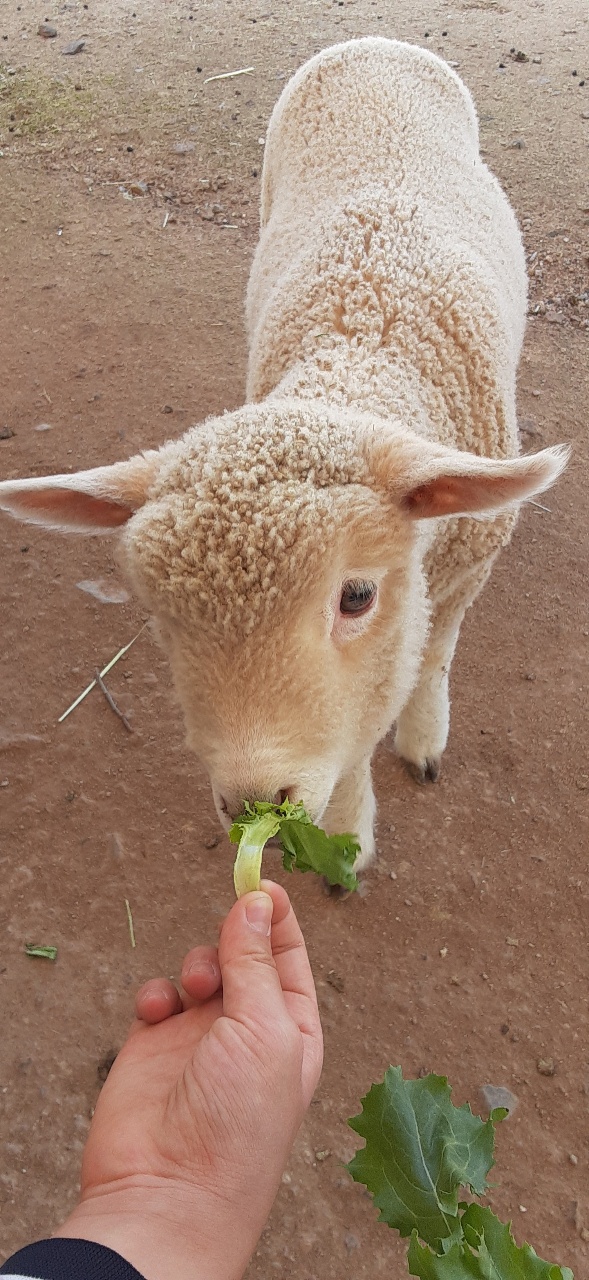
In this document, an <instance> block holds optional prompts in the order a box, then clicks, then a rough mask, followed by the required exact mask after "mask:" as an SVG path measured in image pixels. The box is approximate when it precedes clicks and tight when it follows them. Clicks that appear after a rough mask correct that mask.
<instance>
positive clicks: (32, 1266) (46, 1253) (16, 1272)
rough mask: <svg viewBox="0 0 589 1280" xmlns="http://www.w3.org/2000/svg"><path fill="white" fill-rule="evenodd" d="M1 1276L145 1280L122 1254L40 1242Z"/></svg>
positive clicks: (0, 1270) (86, 1244) (77, 1243)
mask: <svg viewBox="0 0 589 1280" xmlns="http://www.w3.org/2000/svg"><path fill="white" fill-rule="evenodd" d="M0 1276H17V1277H22V1278H24V1277H31V1280H144V1277H143V1276H142V1275H140V1273H139V1271H136V1270H135V1267H132V1266H131V1265H130V1263H128V1262H125V1260H124V1258H121V1257H120V1255H119V1254H118V1253H113V1251H112V1249H106V1248H105V1247H104V1245H101V1244H93V1243H92V1242H91V1241H90V1240H69V1239H67V1238H66V1237H63V1238H58V1239H55V1240H40V1241H39V1243H38V1244H28V1245H27V1246H26V1248H25V1249H20V1250H19V1252H18V1253H15V1254H13V1256H12V1258H9V1259H8V1261H7V1262H5V1263H4V1266H3V1267H0Z"/></svg>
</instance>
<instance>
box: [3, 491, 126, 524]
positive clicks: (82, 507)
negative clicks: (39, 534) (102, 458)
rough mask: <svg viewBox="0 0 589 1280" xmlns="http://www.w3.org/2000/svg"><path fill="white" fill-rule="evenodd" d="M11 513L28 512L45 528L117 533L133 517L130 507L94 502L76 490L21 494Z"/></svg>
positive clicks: (90, 497)
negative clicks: (68, 527)
mask: <svg viewBox="0 0 589 1280" xmlns="http://www.w3.org/2000/svg"><path fill="white" fill-rule="evenodd" d="M12 506H13V510H14V511H18V510H20V511H22V512H23V513H24V512H25V511H30V512H31V514H32V515H33V514H37V515H38V516H39V517H40V519H42V518H43V517H45V518H46V520H47V523H48V524H57V525H63V526H64V527H66V528H67V526H68V525H74V526H76V527H77V528H80V527H82V528H84V527H86V528H88V529H116V528H117V527H118V526H119V525H121V524H126V522H127V520H129V519H130V517H131V516H132V515H133V511H132V509H131V507H127V506H124V505H123V503H121V502H113V501H112V499H111V498H94V497H92V495H91V494H89V493H80V492H79V491H78V490H76V489H52V488H47V489H31V490H29V491H28V492H27V491H26V490H23V491H22V492H21V493H19V494H18V496H17V495H15V497H14V499H13V503H12Z"/></svg>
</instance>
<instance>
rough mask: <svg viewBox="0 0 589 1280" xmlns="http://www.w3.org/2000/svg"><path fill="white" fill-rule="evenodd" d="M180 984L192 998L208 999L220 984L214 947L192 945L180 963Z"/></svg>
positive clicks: (219, 972) (218, 966)
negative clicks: (182, 962)
mask: <svg viewBox="0 0 589 1280" xmlns="http://www.w3.org/2000/svg"><path fill="white" fill-rule="evenodd" d="M181 982H182V986H183V988H184V990H185V992H186V994H187V995H188V996H190V997H191V999H192V1000H210V998H211V996H214V995H215V992H217V991H218V990H219V988H220V986H221V968H220V965H219V956H218V954H217V948H216V947H193V949H192V951H189V952H188V955H187V956H186V959H185V961H184V964H183V965H182V976H181Z"/></svg>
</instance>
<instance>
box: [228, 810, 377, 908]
mask: <svg viewBox="0 0 589 1280" xmlns="http://www.w3.org/2000/svg"><path fill="white" fill-rule="evenodd" d="M273 836H278V838H279V840H280V844H281V846H282V862H283V866H284V868H285V870H286V871H294V869H295V867H296V868H297V870H299V871H316V872H317V873H318V874H319V875H323V876H325V877H326V879H327V880H328V881H329V883H330V884H340V885H342V886H343V887H344V888H345V889H350V890H352V889H355V888H356V886H357V883H358V882H357V880H356V877H355V875H354V863H355V861H356V858H357V856H358V854H359V852H360V845H359V844H358V841H357V840H356V838H355V836H352V835H337V836H328V835H326V834H325V831H321V829H320V828H319V827H316V826H314V824H313V823H312V822H311V819H310V817H309V815H308V813H306V812H305V810H304V808H303V806H302V804H291V803H290V801H289V800H285V801H284V803H283V804H280V805H276V804H267V803H265V802H264V803H262V802H258V803H256V804H254V805H249V804H247V803H246V804H245V805H244V812H243V813H242V814H241V815H240V817H239V818H237V820H236V821H235V822H234V823H233V826H232V827H231V830H230V832H229V839H230V840H231V841H233V843H234V844H238V845H239V848H238V850H237V857H236V859H235V866H234V868H233V880H234V883H235V892H236V894H237V897H238V898H241V896H242V894H244V893H250V892H251V890H252V889H259V887H260V873H261V867H262V853H263V851H264V845H265V844H266V843H267V842H268V840H271V839H272V838H273Z"/></svg>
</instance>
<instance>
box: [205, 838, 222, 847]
mask: <svg viewBox="0 0 589 1280" xmlns="http://www.w3.org/2000/svg"><path fill="white" fill-rule="evenodd" d="M202 843H203V845H204V848H205V849H216V848H217V845H218V843H219V837H218V836H207V837H206V839H205V840H203V842H202Z"/></svg>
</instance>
